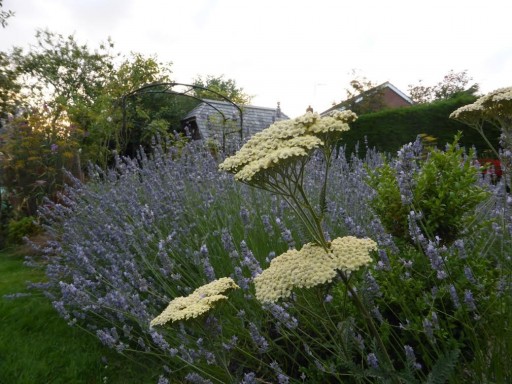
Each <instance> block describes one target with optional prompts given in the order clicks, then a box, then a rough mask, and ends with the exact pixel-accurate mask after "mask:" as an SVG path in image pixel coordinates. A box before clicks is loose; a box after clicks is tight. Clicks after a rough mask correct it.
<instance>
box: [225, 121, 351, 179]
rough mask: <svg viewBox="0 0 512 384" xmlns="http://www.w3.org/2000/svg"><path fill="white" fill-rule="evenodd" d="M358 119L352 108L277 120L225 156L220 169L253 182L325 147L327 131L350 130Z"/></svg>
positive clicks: (237, 177)
mask: <svg viewBox="0 0 512 384" xmlns="http://www.w3.org/2000/svg"><path fill="white" fill-rule="evenodd" d="M355 118H356V115H355V114H354V113H352V112H350V111H345V112H337V113H334V114H333V115H332V116H328V117H320V115H319V114H318V113H311V112H308V113H306V114H305V115H303V116H299V117H297V118H296V119H294V120H283V121H278V122H276V123H274V124H272V125H271V126H270V127H268V128H267V129H265V130H263V131H261V132H258V133H257V134H255V135H254V136H253V137H252V138H251V139H250V140H249V141H248V142H247V143H245V144H244V146H243V147H242V148H241V149H240V150H239V151H238V152H237V153H236V154H235V155H233V156H231V157H228V158H227V159H225V160H224V161H223V162H222V163H221V164H220V166H219V169H221V170H223V171H226V172H230V173H233V174H234V175H235V179H237V180H239V181H243V182H251V181H254V179H255V178H256V179H257V176H260V175H261V174H262V173H263V174H265V172H268V171H272V170H278V169H279V167H283V166H284V167H286V166H287V165H289V163H291V162H293V161H292V160H296V158H300V157H307V156H309V155H310V154H311V151H312V150H314V149H316V148H320V147H322V146H324V144H325V143H324V141H323V140H322V139H323V138H326V137H327V136H326V135H327V134H330V133H337V134H338V133H340V132H344V131H348V130H349V129H350V128H349V126H348V122H349V121H354V120H355ZM317 136H320V137H321V138H320V137H317Z"/></svg>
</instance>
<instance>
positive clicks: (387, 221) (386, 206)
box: [370, 164, 409, 239]
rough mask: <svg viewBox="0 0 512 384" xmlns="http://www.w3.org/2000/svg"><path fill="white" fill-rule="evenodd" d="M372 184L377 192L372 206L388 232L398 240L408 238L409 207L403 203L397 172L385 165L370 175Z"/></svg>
mask: <svg viewBox="0 0 512 384" xmlns="http://www.w3.org/2000/svg"><path fill="white" fill-rule="evenodd" d="M370 184H371V186H372V187H373V188H374V189H375V190H376V191H377V197H376V198H375V199H373V200H372V203H371V206H372V208H373V209H374V210H375V213H376V214H377V215H378V216H379V218H380V220H381V222H382V225H383V226H384V228H386V230H387V231H388V232H389V233H390V234H392V235H393V236H396V237H398V238H402V239H403V238H407V234H408V227H407V215H408V213H409V210H408V207H407V206H406V205H404V204H403V203H402V197H401V193H400V187H399V186H398V182H397V180H396V171H395V170H394V169H393V168H392V167H391V166H390V165H389V164H384V165H383V166H381V167H380V168H377V169H375V170H372V173H370Z"/></svg>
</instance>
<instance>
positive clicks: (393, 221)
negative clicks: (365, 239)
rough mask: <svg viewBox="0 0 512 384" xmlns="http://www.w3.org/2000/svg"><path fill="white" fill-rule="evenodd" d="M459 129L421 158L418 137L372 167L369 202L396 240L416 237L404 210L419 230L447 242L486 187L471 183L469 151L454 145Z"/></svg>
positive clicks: (469, 217)
mask: <svg viewBox="0 0 512 384" xmlns="http://www.w3.org/2000/svg"><path fill="white" fill-rule="evenodd" d="M459 140H460V135H457V136H456V137H455V140H454V142H453V143H452V144H450V145H448V146H447V149H446V150H445V151H440V150H438V149H432V150H430V152H429V153H428V155H427V159H426V160H424V161H420V160H421V156H422V148H421V142H420V141H419V139H417V141H416V142H415V143H414V144H413V145H408V146H405V147H404V148H402V150H400V152H399V153H398V157H397V158H396V160H395V161H394V163H393V165H389V164H386V165H384V166H382V167H380V168H377V169H375V170H373V171H372V174H371V176H370V184H371V185H372V186H373V188H375V190H376V192H377V195H376V196H375V198H374V199H373V200H372V202H371V206H372V208H373V209H374V210H375V212H376V213H377V215H378V216H379V218H380V219H381V221H382V223H383V225H384V227H385V228H386V230H387V231H388V232H389V233H391V234H393V235H394V236H397V237H399V238H401V239H402V240H406V241H410V242H412V243H415V242H416V240H417V239H416V238H415V237H413V238H411V236H416V234H415V233H413V234H411V233H410V228H409V227H410V226H409V216H410V215H411V213H413V214H414V216H415V217H418V218H419V223H418V224H419V226H420V228H419V229H420V231H421V232H422V233H421V235H422V236H423V237H424V238H428V239H430V240H434V239H436V238H437V239H438V241H440V242H441V243H442V244H451V243H452V242H453V241H455V240H456V239H458V238H459V236H460V234H461V231H463V230H466V231H468V230H469V225H470V223H472V222H474V212H475V208H476V207H477V206H478V205H479V204H480V203H482V202H483V201H484V200H486V199H487V197H488V193H487V192H486V191H485V190H484V188H482V187H481V186H478V185H477V184H476V181H477V180H478V177H479V176H480V170H479V169H478V168H476V167H475V166H473V164H472V163H473V162H474V160H473V159H474V152H471V153H470V154H469V156H465V154H464V150H463V149H462V148H460V147H458V142H459Z"/></svg>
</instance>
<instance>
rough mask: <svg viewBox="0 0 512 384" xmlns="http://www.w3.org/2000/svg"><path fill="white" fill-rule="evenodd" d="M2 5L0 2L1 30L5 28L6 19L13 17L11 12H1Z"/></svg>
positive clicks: (0, 1)
mask: <svg viewBox="0 0 512 384" xmlns="http://www.w3.org/2000/svg"><path fill="white" fill-rule="evenodd" d="M2 3H3V0H0V25H1V26H2V28H5V27H6V26H7V19H8V18H9V17H12V16H14V12H13V11H11V10H8V11H3V10H2V7H3V4H2Z"/></svg>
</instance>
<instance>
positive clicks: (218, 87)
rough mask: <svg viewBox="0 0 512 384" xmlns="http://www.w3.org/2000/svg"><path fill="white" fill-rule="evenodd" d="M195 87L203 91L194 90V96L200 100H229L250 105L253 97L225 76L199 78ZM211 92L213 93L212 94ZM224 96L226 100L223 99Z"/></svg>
mask: <svg viewBox="0 0 512 384" xmlns="http://www.w3.org/2000/svg"><path fill="white" fill-rule="evenodd" d="M194 85H196V86H198V87H202V88H203V89H194V96H195V97H197V98H200V99H212V100H221V101H226V99H225V98H227V99H229V100H230V101H232V102H233V103H235V104H240V105H245V104H250V102H251V99H252V96H250V95H248V94H247V93H245V92H244V89H243V88H240V87H238V85H237V84H236V81H235V80H233V79H227V80H225V79H224V76H217V77H216V76H211V75H209V76H206V77H205V78H203V77H201V76H199V77H197V78H196V79H195V80H194ZM209 90H211V91H213V92H210V91H209ZM219 94H220V95H222V96H224V97H225V98H223V97H222V96H219Z"/></svg>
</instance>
